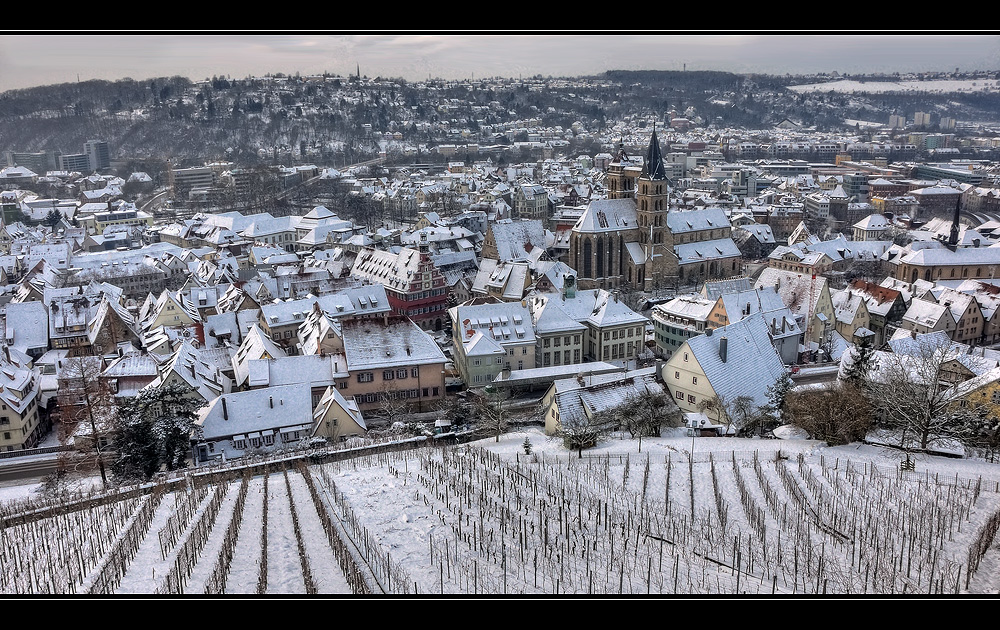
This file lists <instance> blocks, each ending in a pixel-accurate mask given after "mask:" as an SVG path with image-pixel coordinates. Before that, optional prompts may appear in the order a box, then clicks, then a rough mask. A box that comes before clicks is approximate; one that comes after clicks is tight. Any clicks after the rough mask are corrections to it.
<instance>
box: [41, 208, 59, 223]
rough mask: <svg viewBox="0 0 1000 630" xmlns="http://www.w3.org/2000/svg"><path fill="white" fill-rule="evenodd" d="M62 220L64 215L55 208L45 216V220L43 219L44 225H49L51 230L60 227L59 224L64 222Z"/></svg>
mask: <svg viewBox="0 0 1000 630" xmlns="http://www.w3.org/2000/svg"><path fill="white" fill-rule="evenodd" d="M62 218H63V216H62V213H60V212H59V211H58V210H56V209H55V208H52V209H51V210H49V213H48V214H47V215H45V218H44V219H42V224H43V225H47V226H48V227H50V228H55V227H56V226H57V225H59V222H60V221H62Z"/></svg>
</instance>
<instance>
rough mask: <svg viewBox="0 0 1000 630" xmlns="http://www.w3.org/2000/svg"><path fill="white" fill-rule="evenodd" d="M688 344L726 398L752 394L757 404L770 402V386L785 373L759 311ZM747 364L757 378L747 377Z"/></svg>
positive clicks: (693, 338)
mask: <svg viewBox="0 0 1000 630" xmlns="http://www.w3.org/2000/svg"><path fill="white" fill-rule="evenodd" d="M723 340H725V341H723ZM686 343H687V345H688V348H689V349H690V350H691V353H692V354H693V355H694V357H695V359H696V360H697V362H698V365H699V366H701V369H702V370H703V371H704V373H705V376H706V377H707V378H708V382H709V385H711V387H712V390H713V391H714V392H715V394H716V395H717V396H719V397H720V398H721V399H722V400H725V401H729V402H732V401H733V400H735V399H736V398H737V397H739V396H750V397H751V398H752V399H753V401H754V404H755V405H756V406H758V407H759V406H762V405H764V404H766V403H767V402H768V398H767V388H768V387H770V386H771V385H772V384H774V382H775V381H776V380H777V379H778V378H779V377H781V375H782V374H784V373H785V366H784V364H783V363H782V361H781V357H780V356H779V355H778V352H777V351H776V350H775V349H774V346H773V345H771V340H770V338H769V337H768V331H767V325H766V324H765V323H764V316H763V315H761V314H759V313H754V314H752V315H750V316H749V317H746V318H744V319H741V320H740V321H738V322H734V323H732V324H729V325H728V326H723V327H722V328H717V329H715V330H714V331H712V333H711V334H704V335H698V336H696V337H691V338H690V339H688V340H687V341H686ZM723 343H725V347H726V351H725V360H723V358H722V355H723V353H722V351H721V346H722V344H723ZM747 366H753V373H754V378H747V371H746V370H747Z"/></svg>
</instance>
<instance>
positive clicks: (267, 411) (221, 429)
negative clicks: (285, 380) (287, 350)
mask: <svg viewBox="0 0 1000 630" xmlns="http://www.w3.org/2000/svg"><path fill="white" fill-rule="evenodd" d="M312 412H313V407H312V391H311V389H310V387H309V386H308V385H307V384H304V383H302V384H295V385H282V386H278V387H268V388H265V389H252V390H248V391H242V392H233V393H229V394H223V395H221V396H219V397H218V398H216V399H214V400H212V401H211V402H209V403H208V405H207V406H206V407H203V408H202V409H201V410H200V411H199V412H198V419H197V420H196V421H195V424H196V425H197V426H199V427H200V428H201V437H202V438H203V439H205V440H207V441H215V440H219V439H225V438H230V437H232V436H234V435H246V434H247V433H251V432H254V431H264V430H272V431H277V430H280V429H282V428H286V427H293V426H300V425H311V424H312Z"/></svg>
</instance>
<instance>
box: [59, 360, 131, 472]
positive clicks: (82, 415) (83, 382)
mask: <svg viewBox="0 0 1000 630" xmlns="http://www.w3.org/2000/svg"><path fill="white" fill-rule="evenodd" d="M102 369H103V361H102V360H101V358H100V357H87V356H81V357H73V358H69V359H65V360H64V361H63V362H62V366H61V367H60V369H59V377H58V381H59V394H58V398H57V400H58V404H59V417H60V423H61V425H60V431H61V433H62V438H63V439H68V438H69V437H70V436H71V435H75V439H76V440H77V441H79V442H82V443H85V444H88V445H89V448H87V451H88V452H90V451H92V452H93V453H94V456H95V459H96V463H97V467H98V469H99V470H100V472H101V482H102V483H103V484H104V486H105V487H107V485H108V476H107V472H106V469H105V459H106V453H105V452H106V451H107V450H108V448H109V446H108V445H109V444H110V443H111V437H112V431H113V425H114V419H115V414H116V406H115V401H114V395H113V394H112V392H111V391H110V389H109V388H108V385H107V383H106V382H105V381H104V380H103V379H101V378H100V376H101V370H102ZM72 457H73V456H68V457H67V458H64V460H63V461H62V462H61V465H67V464H68V463H69V461H70V458H72ZM85 461H86V460H85ZM77 463H79V462H77Z"/></svg>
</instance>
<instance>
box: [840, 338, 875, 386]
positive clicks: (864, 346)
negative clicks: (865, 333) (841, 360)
mask: <svg viewBox="0 0 1000 630" xmlns="http://www.w3.org/2000/svg"><path fill="white" fill-rule="evenodd" d="M874 353H875V347H874V345H873V344H872V343H871V340H870V338H869V337H864V338H863V339H862V340H861V341H860V342H859V343H857V344H856V345H855V346H854V347H853V348H851V350H850V356H849V358H848V361H847V362H845V365H844V367H843V369H842V370H841V373H840V378H841V379H842V380H845V381H847V382H848V383H850V384H851V385H854V386H855V387H860V388H864V385H865V383H866V382H867V380H868V375H869V373H870V372H871V369H872V356H873V354H874Z"/></svg>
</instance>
